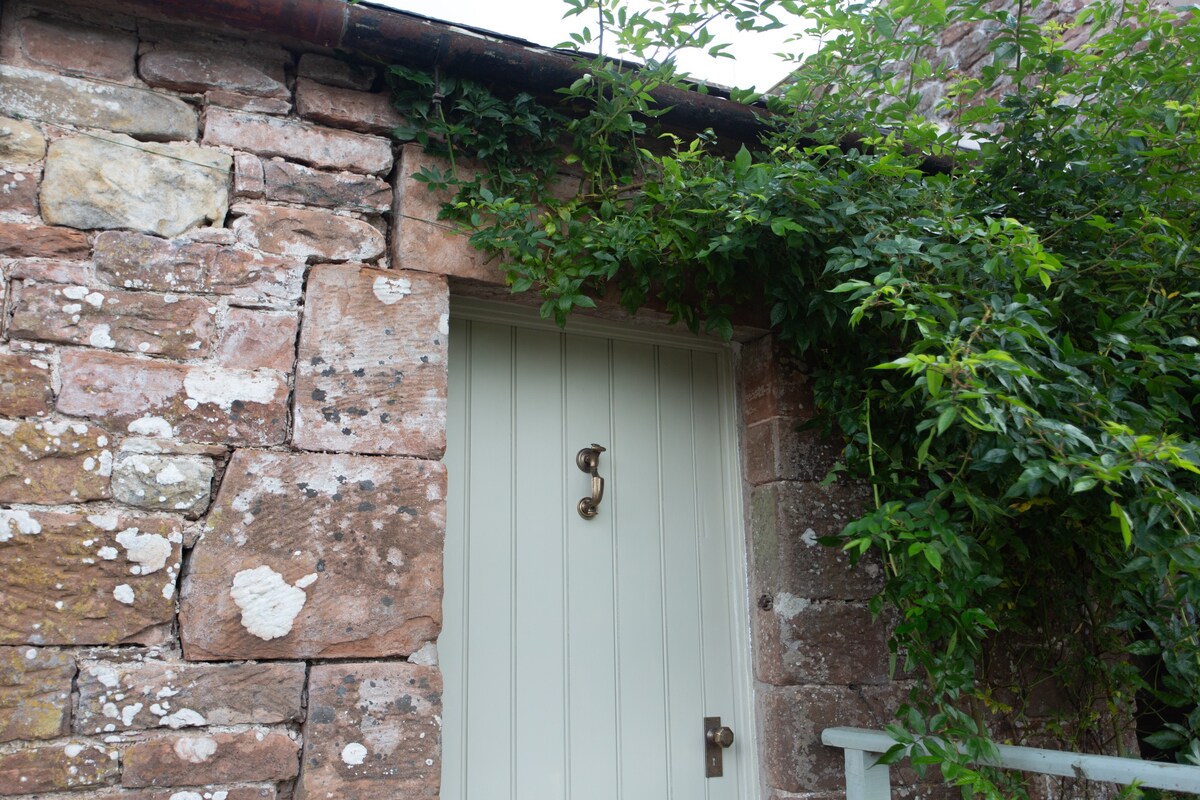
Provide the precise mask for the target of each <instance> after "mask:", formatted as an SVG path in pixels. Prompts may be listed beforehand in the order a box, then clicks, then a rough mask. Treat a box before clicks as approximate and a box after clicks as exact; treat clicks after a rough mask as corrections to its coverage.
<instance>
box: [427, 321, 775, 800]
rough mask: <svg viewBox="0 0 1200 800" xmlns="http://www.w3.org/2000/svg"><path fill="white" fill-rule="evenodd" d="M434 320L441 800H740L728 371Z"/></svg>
mask: <svg viewBox="0 0 1200 800" xmlns="http://www.w3.org/2000/svg"><path fill="white" fill-rule="evenodd" d="M451 317H452V321H451V326H450V355H449V359H450V389H449V391H450V412H449V420H448V425H449V427H448V434H447V443H448V449H447V453H446V464H447V466H448V470H449V481H450V483H449V486H450V488H449V492H450V496H449V507H448V531H447V541H446V564H445V568H446V573H445V584H446V596H445V603H444V607H445V627H444V630H443V633H442V635H441V637H440V639H439V640H438V649H439V653H440V657H441V666H442V671H443V675H444V679H445V694H444V708H443V729H442V733H443V769H442V798H443V800H566V799H567V798H570V800H618V799H619V798H624V799H625V800H666V799H667V798H677V799H678V800H702V799H705V798H707V799H708V800H727V799H728V800H734V799H735V798H738V799H741V800H750V798H751V797H753V796H754V794H755V791H754V788H753V787H754V784H755V783H756V781H755V775H754V772H755V770H754V766H753V743H752V739H751V724H750V722H749V718H750V714H749V705H750V704H749V700H748V698H749V680H748V678H747V673H746V670H747V662H748V649H749V640H748V633H747V632H746V626H745V620H746V604H745V583H744V577H743V576H744V572H745V570H744V563H743V561H744V560H743V557H742V551H741V545H740V542H741V537H740V535H739V534H738V533H737V531H738V519H739V517H740V512H739V510H738V506H737V501H736V497H737V495H736V491H735V489H734V487H735V486H736V485H737V484H736V481H737V477H736V476H737V472H736V469H735V468H734V465H735V464H736V457H735V454H734V452H733V447H734V444H733V443H734V441H735V438H734V436H733V433H732V427H731V420H732V416H733V414H732V405H731V403H732V393H731V391H730V377H729V366H728V354H727V353H726V352H725V351H723V350H722V349H720V348H717V347H712V346H702V347H701V346H697V345H695V344H694V343H692V342H690V341H688V340H684V339H681V338H680V339H676V340H672V341H663V340H657V341H656V340H639V339H638V337H636V336H634V337H630V336H627V335H624V334H612V335H608V334H606V332H604V331H591V330H587V331H586V332H584V333H576V332H575V331H576V330H577V329H578V327H579V326H578V324H577V323H572V325H571V326H570V327H569V330H570V331H571V333H563V332H561V331H559V330H558V329H556V328H553V327H546V326H544V325H540V324H539V323H538V322H537V321H534V320H529V321H528V322H526V321H525V320H524V319H523V318H521V317H520V316H519V315H504V314H501V313H500V312H497V311H495V310H493V309H488V308H486V307H481V306H478V305H466V304H456V305H455V306H454V307H453V309H452V315H451ZM684 344H687V345H689V346H682V345H684ZM592 443H596V444H600V445H602V446H604V447H606V448H607V450H606V452H604V453H603V454H602V455H601V459H600V469H599V473H600V475H601V476H602V477H603V478H604V479H605V481H606V483H605V491H604V497H603V500H602V502H601V503H600V506H599V513H598V514H597V515H596V516H595V518H593V519H584V518H582V517H581V516H580V514H579V512H578V510H577V504H578V502H579V500H580V498H581V497H583V496H584V495H586V494H590V490H591V483H590V478H589V476H588V475H587V474H585V473H583V472H581V471H580V470H579V468H578V467H577V466H576V463H575V461H576V453H577V452H578V451H579V450H580V449H581V448H583V447H587V446H589V445H591V444H592ZM711 716H720V717H721V718H722V722H723V723H724V724H725V725H728V726H730V727H731V728H733V730H734V734H735V741H734V745H733V746H732V747H731V748H729V749H728V750H725V751H724V776H723V777H720V778H706V777H705V769H704V728H703V720H704V718H705V717H711Z"/></svg>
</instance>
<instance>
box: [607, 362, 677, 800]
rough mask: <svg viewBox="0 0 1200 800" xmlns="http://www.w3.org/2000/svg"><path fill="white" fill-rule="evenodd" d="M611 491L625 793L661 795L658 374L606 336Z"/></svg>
mask: <svg viewBox="0 0 1200 800" xmlns="http://www.w3.org/2000/svg"><path fill="white" fill-rule="evenodd" d="M611 380H612V392H613V418H614V419H615V420H617V421H618V424H617V426H616V429H615V431H614V432H613V440H612V448H611V449H612V458H611V459H610V461H609V463H610V465H611V469H612V479H613V487H612V498H613V499H614V500H616V499H617V498H619V500H616V502H610V503H609V505H608V507H607V508H605V507H604V506H602V507H601V512H600V513H601V515H604V514H608V515H611V519H612V521H613V525H614V526H615V544H616V549H617V559H616V563H617V584H616V606H617V619H618V626H617V630H618V637H617V653H616V655H617V683H618V690H619V704H618V713H619V715H620V719H619V725H620V742H621V764H620V767H621V775H620V780H621V787H622V789H623V790H624V791H623V793H622V796H624V797H631V798H632V797H666V796H667V775H666V770H665V769H664V765H665V764H666V763H667V753H666V687H667V676H666V674H665V664H664V660H663V644H662V643H663V639H664V630H663V619H662V609H663V602H662V599H663V598H662V552H661V546H660V533H661V521H662V520H661V516H662V514H661V506H662V503H661V501H662V500H663V499H664V498H663V497H662V487H661V485H660V480H659V476H660V469H659V445H660V442H659V431H658V380H657V375H656V364H655V348H653V347H651V346H650V345H645V344H637V343H630V342H615V343H614V344H613V372H612V379H611Z"/></svg>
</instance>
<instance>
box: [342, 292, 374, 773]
mask: <svg viewBox="0 0 1200 800" xmlns="http://www.w3.org/2000/svg"><path fill="white" fill-rule="evenodd" d="M381 280H382V279H381ZM366 760H367V748H366V747H364V746H363V745H362V744H360V743H358V742H351V743H350V744H348V745H346V746H345V747H343V748H342V763H344V764H346V765H348V766H351V767H357V766H358V765H359V764H361V763H363V762H364V761H366Z"/></svg>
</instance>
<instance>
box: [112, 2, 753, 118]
mask: <svg viewBox="0 0 1200 800" xmlns="http://www.w3.org/2000/svg"><path fill="white" fill-rule="evenodd" d="M132 4H133V5H136V6H139V7H144V8H145V9H146V11H147V12H148V13H149V14H150V15H151V16H155V17H162V16H167V15H169V16H170V17H171V18H174V19H187V20H193V21H196V22H198V23H202V24H208V25H218V26H221V27H226V28H232V29H234V30H236V31H237V32H239V33H240V34H242V35H245V34H247V33H262V34H268V35H273V36H279V37H284V38H288V39H292V40H299V41H301V42H306V43H309V44H313V45H316V46H318V47H322V48H333V49H338V50H345V51H349V52H352V53H358V54H360V55H363V56H365V57H368V58H374V59H378V60H380V61H383V62H384V63H388V64H403V65H405V66H408V67H414V68H418V69H425V70H432V69H433V68H434V67H437V68H439V69H440V70H442V71H443V72H445V73H447V74H452V75H456V76H460V77H464V78H469V79H472V80H476V81H479V82H481V83H485V84H488V85H490V86H505V87H511V88H514V89H523V90H526V91H530V92H532V93H535V94H550V93H552V92H553V91H554V90H556V89H559V88H562V87H565V86H569V85H571V83H573V82H574V81H575V80H576V79H577V78H579V77H580V76H581V75H582V74H584V72H585V71H586V69H587V65H586V62H584V61H582V60H581V59H580V58H578V57H575V56H573V55H570V54H568V53H565V52H563V51H559V50H553V49H550V48H546V47H542V46H540V45H534V44H531V43H529V42H525V41H522V40H519V39H511V38H507V37H503V36H500V35H496V34H489V33H486V32H482V31H478V30H472V29H470V28H467V27H464V26H459V25H455V24H452V23H446V22H439V21H436V20H431V19H427V18H425V17H420V16H416V15H413V14H409V13H407V12H403V11H397V10H395V9H390V8H381V7H377V6H372V5H367V4H355V5H351V4H349V3H347V2H346V0H199V1H198V0H132ZM655 99H656V100H657V101H658V102H659V103H660V104H661V105H663V106H670V107H671V110H670V112H669V113H668V114H666V115H665V116H664V117H663V118H662V121H663V122H664V123H665V124H666V125H668V126H670V127H672V128H678V129H683V130H691V131H700V130H704V129H706V128H712V129H713V130H714V131H715V132H716V133H717V134H718V135H720V136H722V137H729V138H732V139H734V140H736V141H746V142H749V141H753V140H754V139H755V137H756V136H757V134H758V133H760V132H761V131H762V130H763V127H764V124H763V122H762V119H761V118H760V114H765V113H766V112H765V111H764V110H762V109H757V110H756V109H755V108H753V107H751V106H747V105H743V104H741V103H735V102H733V101H731V100H728V99H726V98H724V97H721V96H720V90H716V91H713V92H710V93H709V94H700V93H699V92H695V91H684V90H682V89H676V88H673V87H663V88H661V89H659V90H658V91H657V92H656V93H655Z"/></svg>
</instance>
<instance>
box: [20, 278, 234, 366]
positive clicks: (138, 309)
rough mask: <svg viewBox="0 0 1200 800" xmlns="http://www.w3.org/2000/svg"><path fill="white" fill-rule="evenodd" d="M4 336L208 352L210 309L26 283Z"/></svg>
mask: <svg viewBox="0 0 1200 800" xmlns="http://www.w3.org/2000/svg"><path fill="white" fill-rule="evenodd" d="M13 294H14V313H13V320H12V324H11V326H10V327H9V335H10V336H13V337H15V338H19V339H36V340H39V341H45V342H63V343H65V344H81V345H90V346H92V347H99V348H104V349H109V350H118V351H124V352H128V353H145V354H147V355H163V356H170V357H172V358H201V357H203V356H205V355H207V354H208V351H209V347H210V345H211V343H212V339H213V337H214V335H215V332H216V326H215V324H214V322H213V320H214V317H215V315H216V312H217V308H216V306H213V305H211V303H210V302H209V301H208V300H205V299H203V298H199V297H186V296H185V297H179V296H177V295H171V294H152V293H149V292H126V291H121V290H119V289H107V288H104V289H94V288H90V287H86V286H62V285H58V284H39V283H26V284H24V285H23V286H21V287H20V288H19V289H18V290H17V291H15V292H14V293H13Z"/></svg>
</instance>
